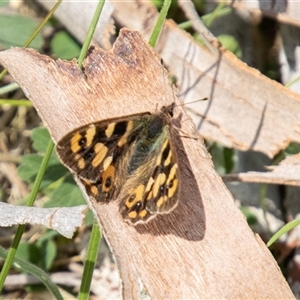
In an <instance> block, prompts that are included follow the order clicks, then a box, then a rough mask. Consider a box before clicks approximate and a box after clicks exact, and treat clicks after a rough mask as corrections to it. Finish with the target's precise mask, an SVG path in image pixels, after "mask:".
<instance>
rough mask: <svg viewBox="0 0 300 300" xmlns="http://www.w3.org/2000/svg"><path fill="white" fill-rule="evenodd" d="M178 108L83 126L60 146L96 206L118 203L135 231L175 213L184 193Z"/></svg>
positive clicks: (121, 211) (64, 162)
mask: <svg viewBox="0 0 300 300" xmlns="http://www.w3.org/2000/svg"><path fill="white" fill-rule="evenodd" d="M174 105H175V104H174V103H172V104H171V105H169V106H165V107H162V108H161V110H160V111H159V112H158V113H156V114H150V113H141V114H135V115H130V116H124V117H120V118H114V119H107V120H103V121H100V122H95V123H91V124H88V125H85V126H82V127H80V128H78V129H75V130H74V131H72V132H70V133H68V134H67V135H66V136H64V137H63V138H62V139H61V140H60V141H59V142H58V143H57V147H56V150H57V153H58V155H59V157H60V159H61V161H62V163H63V164H64V165H65V166H66V167H68V168H69V169H70V170H71V172H72V173H74V174H75V175H76V176H77V177H78V178H79V179H80V181H81V183H82V184H83V185H84V187H85V189H86V192H87V194H88V195H89V196H90V197H93V198H94V199H95V200H96V201H97V202H102V203H108V202H110V201H112V200H114V199H116V198H118V200H119V211H120V214H121V216H122V217H123V219H124V220H125V221H127V222H129V223H130V224H132V225H136V224H140V223H146V222H148V221H149V220H151V219H153V218H154V217H156V216H157V215H158V214H163V213H170V212H171V211H172V210H173V209H174V208H175V207H176V206H177V204H178V195H179V187H180V178H179V169H178V160H177V154H176V150H175V147H174V141H173V138H172V136H173V133H172V131H173V130H174V128H173V127H172V124H171V121H172V117H173V109H174Z"/></svg>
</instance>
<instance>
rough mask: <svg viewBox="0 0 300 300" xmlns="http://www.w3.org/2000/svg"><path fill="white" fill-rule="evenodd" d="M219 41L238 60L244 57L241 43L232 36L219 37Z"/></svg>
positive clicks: (222, 35) (223, 35)
mask: <svg viewBox="0 0 300 300" xmlns="http://www.w3.org/2000/svg"><path fill="white" fill-rule="evenodd" d="M218 40H219V41H220V42H221V44H222V45H223V46H224V47H225V48H226V49H227V50H229V51H230V52H232V53H233V54H234V55H236V56H237V57H238V58H241V57H242V55H243V52H242V48H241V46H240V44H239V42H238V41H237V40H236V39H235V38H234V37H233V36H231V35H228V34H221V35H219V36H218Z"/></svg>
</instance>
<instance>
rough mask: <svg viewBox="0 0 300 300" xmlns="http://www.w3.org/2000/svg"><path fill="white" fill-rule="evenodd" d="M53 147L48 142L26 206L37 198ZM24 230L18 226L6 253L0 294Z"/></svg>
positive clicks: (30, 204)
mask: <svg viewBox="0 0 300 300" xmlns="http://www.w3.org/2000/svg"><path fill="white" fill-rule="evenodd" d="M53 147H54V143H53V142H52V141H50V142H49V144H48V147H47V151H46V153H45V156H44V157H43V161H42V163H41V167H40V169H39V172H38V174H37V176H36V179H35V181H34V184H33V187H32V190H31V193H30V195H29V199H28V203H27V206H32V205H33V203H34V200H35V198H36V196H37V193H38V191H39V188H40V185H41V182H42V178H43V176H44V174H45V171H46V167H47V165H48V162H49V159H50V156H51V154H52V150H53ZM24 229H25V225H20V226H19V227H18V229H17V232H16V235H15V237H14V240H13V242H12V246H11V247H10V249H9V251H8V255H7V258H6V260H5V262H4V265H3V268H2V270H1V273H0V292H1V291H2V289H3V285H4V282H5V279H6V277H7V274H8V272H9V270H10V268H11V265H12V263H13V260H14V258H15V255H16V252H17V249H18V246H19V244H20V240H21V237H22V234H23V232H24Z"/></svg>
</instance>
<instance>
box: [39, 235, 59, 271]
mask: <svg viewBox="0 0 300 300" xmlns="http://www.w3.org/2000/svg"><path fill="white" fill-rule="evenodd" d="M36 244H37V246H38V248H39V252H40V254H42V255H41V257H42V260H41V263H40V264H41V267H42V268H43V269H44V270H49V269H50V268H51V267H52V264H53V262H54V260H55V258H56V255H57V247H56V245H55V243H54V242H53V240H52V239H50V238H48V239H43V240H41V241H38V242H37V243H36Z"/></svg>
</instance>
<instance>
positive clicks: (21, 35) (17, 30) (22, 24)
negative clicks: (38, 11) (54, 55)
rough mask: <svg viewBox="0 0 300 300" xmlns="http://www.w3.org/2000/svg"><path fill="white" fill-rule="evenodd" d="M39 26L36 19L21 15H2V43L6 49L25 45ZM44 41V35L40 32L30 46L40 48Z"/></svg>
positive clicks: (0, 20) (0, 22)
mask: <svg viewBox="0 0 300 300" xmlns="http://www.w3.org/2000/svg"><path fill="white" fill-rule="evenodd" d="M37 27H38V23H37V22H36V21H34V20H32V19H30V18H27V17H24V16H21V15H0V28H2V30H0V45H2V47H3V48H5V49H9V48H10V47H12V46H13V47H23V45H24V44H25V42H26V41H27V39H28V38H29V37H30V35H31V34H32V33H33V32H34V31H35V29H36V28H37ZM42 43H43V40H42V36H41V34H38V35H37V36H36V38H35V39H34V40H33V42H32V43H31V44H30V47H31V48H35V49H40V48H41V47H42Z"/></svg>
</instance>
